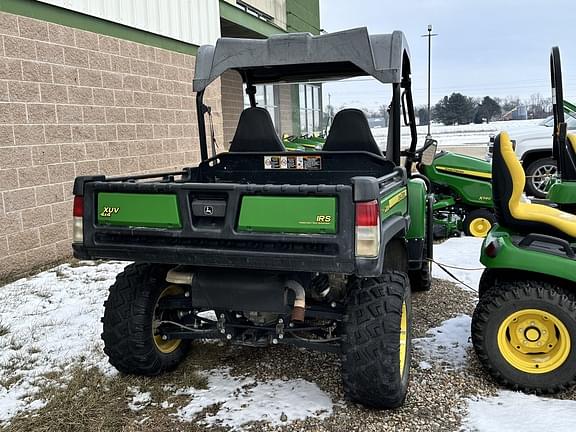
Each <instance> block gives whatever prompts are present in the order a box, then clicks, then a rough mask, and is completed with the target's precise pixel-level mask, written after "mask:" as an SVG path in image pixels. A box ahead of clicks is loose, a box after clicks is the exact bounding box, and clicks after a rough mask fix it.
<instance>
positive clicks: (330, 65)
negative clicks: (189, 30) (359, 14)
mask: <svg viewBox="0 0 576 432" xmlns="http://www.w3.org/2000/svg"><path fill="white" fill-rule="evenodd" d="M409 57H410V53H409V50H408V44H407V42H406V38H405V37H404V34H403V33H402V32H401V31H395V32H393V33H391V34H381V35H369V34H368V30H367V29H366V28H365V27H362V28H357V29H352V30H346V31H342V32H337V33H328V34H323V35H320V36H312V35H311V34H310V33H291V34H280V35H274V36H270V37H269V38H268V39H237V38H220V39H218V41H217V42H216V46H213V45H204V46H201V47H200V48H199V50H198V54H197V56H196V70H195V76H194V91H197V92H198V91H201V90H204V89H205V88H206V87H207V86H208V85H209V84H210V83H211V82H212V81H214V80H215V79H217V78H218V77H219V76H221V75H222V74H223V73H224V72H226V71H227V70H236V71H238V72H240V74H241V75H242V76H243V79H244V80H249V81H250V82H252V83H253V84H259V83H271V82H297V81H320V80H329V79H340V78H349V77H354V76H362V75H364V76H365V75H370V76H373V77H374V78H376V79H377V80H378V81H381V82H383V83H399V82H400V81H401V79H402V76H403V75H404V76H406V75H407V74H409V73H410V70H409V68H410V61H409ZM403 67H404V68H405V69H406V70H403V69H402V68H403Z"/></svg>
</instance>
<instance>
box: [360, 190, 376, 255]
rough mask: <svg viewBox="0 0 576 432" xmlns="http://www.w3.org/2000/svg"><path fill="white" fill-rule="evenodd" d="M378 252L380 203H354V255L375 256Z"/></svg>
mask: <svg viewBox="0 0 576 432" xmlns="http://www.w3.org/2000/svg"><path fill="white" fill-rule="evenodd" d="M379 252H380V205H379V204H378V201H376V200H374V201H367V202H360V203H356V256H359V257H377V256H378V253H379Z"/></svg>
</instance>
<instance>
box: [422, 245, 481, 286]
mask: <svg viewBox="0 0 576 432" xmlns="http://www.w3.org/2000/svg"><path fill="white" fill-rule="evenodd" d="M483 240H484V239H481V238H476V237H454V238H450V239H448V240H446V241H445V242H443V243H440V244H435V245H434V260H435V261H437V262H439V263H440V264H444V265H447V266H453V267H461V268H462V269H464V270H462V269H456V268H452V267H447V269H448V271H449V272H450V273H452V274H453V275H454V276H456V277H457V278H458V279H460V280H461V281H462V282H464V283H466V284H468V285H470V286H471V287H472V288H474V289H475V290H477V289H478V284H479V283H480V277H481V276H482V270H478V269H483V268H484V266H483V265H482V264H481V263H480V251H481V247H482V242H483ZM432 276H433V277H435V278H438V279H445V280H449V281H450V282H454V283H456V284H457V285H458V286H460V287H462V288H464V289H467V288H466V287H465V286H464V285H462V284H460V283H458V282H456V281H455V280H454V279H453V278H452V277H450V275H448V274H447V273H446V272H445V271H444V270H442V269H441V268H440V267H439V266H438V265H436V264H434V265H433V266H432Z"/></svg>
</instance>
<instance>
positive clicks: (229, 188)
mask: <svg viewBox="0 0 576 432" xmlns="http://www.w3.org/2000/svg"><path fill="white" fill-rule="evenodd" d="M298 158H310V159H306V160H302V159H298ZM271 165H273V166H271ZM405 181H406V180H405V175H404V172H403V170H402V169H401V168H395V167H394V166H393V165H392V164H391V163H390V162H388V161H386V160H384V159H382V158H379V157H376V156H374V155H371V154H369V153H363V152H337V153H327V152H326V153H324V152H319V153H314V154H310V153H306V155H294V153H281V154H260V153H243V154H240V155H238V154H233V153H224V154H222V155H219V156H218V157H216V158H213V159H209V160H207V161H205V162H203V163H201V164H200V165H199V166H198V167H197V168H189V169H185V170H184V171H182V172H177V173H160V174H151V175H146V176H135V177H117V178H105V177H103V176H99V177H79V178H78V179H77V180H76V183H75V185H74V195H75V196H77V197H82V210H83V211H82V214H83V230H82V231H83V241H82V242H76V243H74V244H73V248H74V254H75V256H76V257H78V258H82V259H97V258H108V259H122V260H130V261H143V262H158V263H170V264H186V265H193V266H197V267H222V268H230V267H234V268H244V269H266V270H279V271H282V270H285V271H307V272H310V271H313V272H327V273H328V272H330V273H354V272H357V271H358V268H360V267H362V268H365V267H366V266H368V267H372V266H376V265H378V263H377V262H372V263H370V262H369V261H370V260H369V259H366V258H363V259H359V258H356V257H355V249H354V247H355V238H354V235H355V234H354V227H355V214H354V203H355V202H358V201H368V200H371V199H379V198H380V197H382V196H384V195H386V194H387V193H389V192H390V191H392V190H394V189H396V188H398V187H399V186H401V185H403V184H405ZM290 182H293V183H298V184H290ZM301 183H302V184H301ZM396 219H397V218H396ZM401 219H402V218H401ZM396 222H397V223H399V222H400V223H403V222H404V221H396ZM387 223H390V221H387ZM372 261H375V260H372Z"/></svg>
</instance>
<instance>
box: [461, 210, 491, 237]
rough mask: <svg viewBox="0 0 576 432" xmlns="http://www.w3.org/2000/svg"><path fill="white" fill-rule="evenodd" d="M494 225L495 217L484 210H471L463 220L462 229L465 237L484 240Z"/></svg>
mask: <svg viewBox="0 0 576 432" xmlns="http://www.w3.org/2000/svg"><path fill="white" fill-rule="evenodd" d="M495 223H496V216H495V215H494V213H493V212H491V211H490V210H486V209H476V210H472V211H471V212H470V213H468V214H467V215H466V217H465V218H464V222H463V223H462V228H463V229H464V233H465V234H466V235H467V236H472V237H480V238H484V237H486V236H487V235H488V232H490V230H491V229H492V227H493V226H494V224H495Z"/></svg>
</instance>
